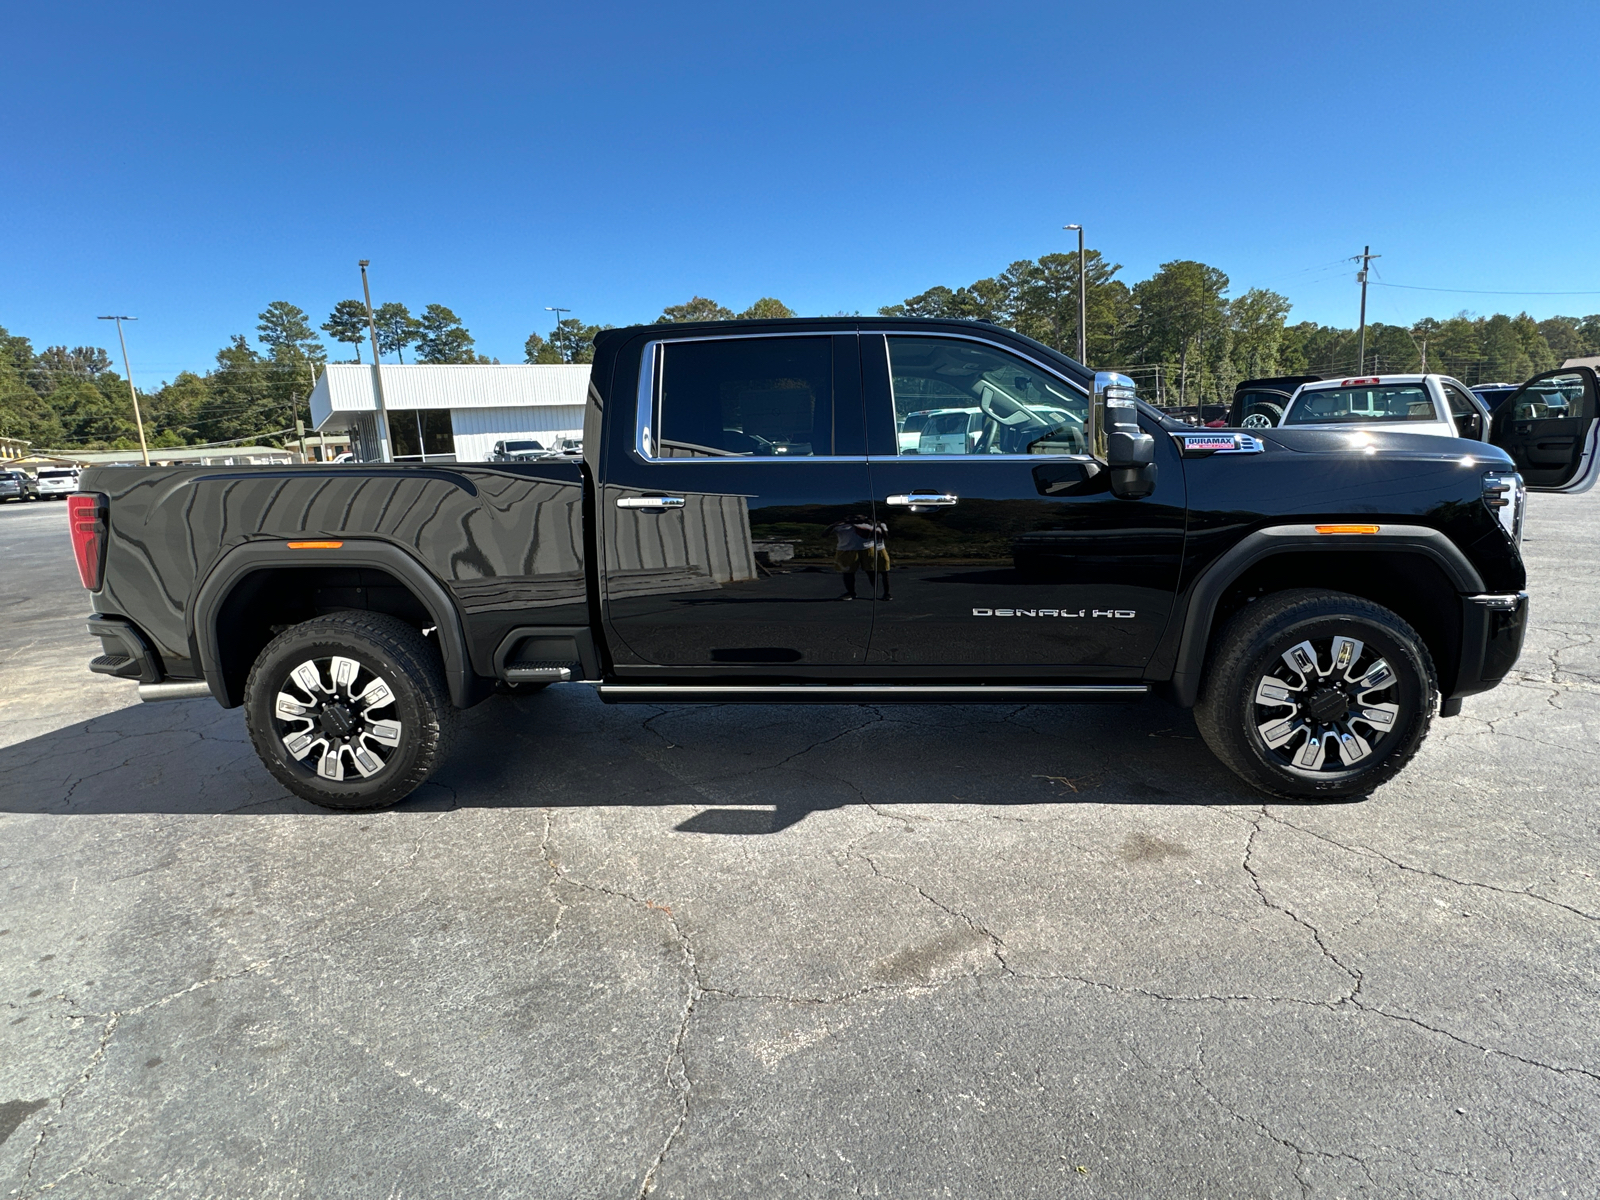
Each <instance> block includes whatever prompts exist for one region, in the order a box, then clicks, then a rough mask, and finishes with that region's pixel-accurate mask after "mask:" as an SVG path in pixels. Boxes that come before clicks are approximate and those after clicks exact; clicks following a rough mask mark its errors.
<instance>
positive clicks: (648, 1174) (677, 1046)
mask: <svg viewBox="0 0 1600 1200" xmlns="http://www.w3.org/2000/svg"><path fill="white" fill-rule="evenodd" d="M547 813H548V815H547V821H546V826H545V835H544V839H543V841H542V842H541V843H540V853H541V854H542V855H543V856H544V861H545V865H546V866H548V867H549V868H550V870H551V872H552V874H553V878H554V880H559V881H560V882H561V883H564V884H566V885H567V886H568V887H573V888H577V889H578V890H579V891H585V892H592V893H594V894H597V895H603V896H610V897H612V898H614V899H619V900H626V901H628V902H629V903H630V904H633V905H636V906H638V907H640V908H643V909H645V910H646V911H648V912H652V913H660V914H661V915H662V916H663V917H665V918H666V921H667V924H668V925H669V926H671V928H672V932H673V935H674V936H675V937H676V938H677V941H678V945H679V947H680V949H681V950H682V953H683V964H684V967H685V970H686V974H687V978H688V986H687V988H686V989H685V995H684V1004H683V1011H682V1013H681V1014H680V1016H679V1021H678V1029H677V1032H676V1033H675V1034H674V1035H673V1038H672V1044H671V1046H670V1047H669V1049H668V1051H667V1059H666V1063H665V1064H664V1066H663V1068H662V1073H663V1075H664V1077H665V1079H666V1083H667V1088H668V1090H669V1091H671V1092H676V1093H677V1095H678V1118H677V1120H676V1121H675V1122H674V1123H673V1125H672V1128H671V1129H669V1130H668V1131H667V1135H666V1137H665V1139H664V1140H663V1141H662V1143H661V1146H660V1149H658V1150H657V1151H656V1153H655V1156H654V1157H653V1158H652V1159H651V1161H650V1165H649V1166H648V1167H647V1168H646V1169H645V1172H644V1176H643V1178H642V1179H641V1180H640V1183H639V1191H638V1200H644V1197H646V1196H648V1195H649V1194H650V1193H651V1192H652V1191H654V1190H655V1186H656V1181H657V1177H658V1175H659V1173H660V1170H661V1166H662V1164H663V1163H664V1162H665V1161H666V1158H667V1155H668V1154H669V1153H671V1151H672V1147H673V1144H674V1143H675V1142H676V1141H677V1140H678V1135H679V1134H680V1133H682V1132H683V1127H684V1126H685V1125H686V1124H687V1123H688V1121H689V1100H690V1096H691V1094H692V1093H693V1090H694V1081H693V1079H692V1078H691V1077H690V1075H689V1064H688V1057H687V1054H686V1053H685V1045H686V1043H687V1042H688V1039H689V1026H690V1023H691V1022H692V1021H693V1019H694V1013H695V1008H696V1006H697V1005H698V1004H699V1001H700V997H701V995H703V994H704V993H705V992H706V990H707V989H706V986H705V981H704V980H703V979H702V977H701V974H700V963H699V960H698V959H697V958H696V956H695V952H694V943H693V942H692V940H691V939H690V937H689V933H688V931H687V930H685V929H684V928H683V926H682V925H681V924H680V923H679V921H678V918H677V916H676V915H675V914H674V913H673V911H672V909H671V907H669V906H668V905H665V904H657V903H656V902H655V901H654V900H650V899H646V898H645V897H642V896H635V895H633V894H632V893H630V892H624V891H621V890H620V889H617V888H610V887H606V886H605V885H604V884H598V883H589V882H586V881H584V880H580V879H574V878H572V877H571V876H570V875H568V874H567V873H566V871H564V870H563V869H562V867H561V864H560V863H559V862H557V861H556V857H555V854H554V852H553V851H552V849H551V846H550V840H551V836H552V834H553V826H554V814H553V812H548V810H547Z"/></svg>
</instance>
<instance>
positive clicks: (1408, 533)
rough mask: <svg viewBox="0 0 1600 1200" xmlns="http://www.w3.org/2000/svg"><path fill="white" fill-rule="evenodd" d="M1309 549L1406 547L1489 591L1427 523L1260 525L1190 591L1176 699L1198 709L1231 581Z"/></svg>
mask: <svg viewBox="0 0 1600 1200" xmlns="http://www.w3.org/2000/svg"><path fill="white" fill-rule="evenodd" d="M1305 550H1312V551H1316V552H1317V553H1331V554H1339V553H1349V552H1351V551H1354V552H1357V553H1359V552H1361V551H1367V552H1369V553H1370V552H1371V551H1374V550H1401V551H1405V552H1407V553H1411V554H1420V555H1422V556H1423V557H1425V558H1427V559H1429V560H1431V561H1432V562H1433V563H1434V565H1436V566H1437V567H1439V569H1440V570H1442V571H1443V572H1444V574H1445V578H1446V579H1448V580H1450V582H1451V584H1452V585H1453V586H1454V587H1455V589H1456V591H1457V592H1459V593H1461V594H1462V595H1474V594H1477V593H1479V592H1482V591H1483V590H1484V584H1483V577H1482V576H1481V575H1479V574H1478V569H1477V568H1476V567H1474V566H1473V565H1472V563H1471V561H1470V560H1469V559H1468V558H1467V556H1466V555H1465V554H1463V553H1462V552H1461V548H1460V547H1459V546H1457V545H1456V544H1455V543H1454V542H1452V541H1451V540H1450V539H1449V538H1447V537H1445V535H1444V534H1442V533H1440V532H1439V531H1438V530H1437V529H1430V528H1429V527H1428V526H1426V525H1387V524H1386V525H1383V526H1381V527H1380V529H1379V531H1378V532H1377V533H1318V532H1317V530H1316V526H1315V525H1274V526H1271V527H1270V528H1267V529H1258V530H1256V531H1255V532H1254V533H1251V534H1248V535H1246V536H1245V537H1244V538H1242V539H1241V540H1240V541H1239V542H1238V544H1237V545H1235V546H1233V547H1232V548H1231V549H1230V550H1228V551H1227V552H1226V553H1224V554H1222V555H1221V556H1220V557H1218V558H1217V560H1216V561H1215V562H1213V563H1212V564H1211V565H1210V566H1208V567H1207V568H1206V569H1205V570H1204V571H1203V572H1202V573H1201V575H1200V577H1199V578H1198V579H1196V580H1195V582H1194V584H1193V586H1192V587H1191V588H1190V589H1189V603H1188V607H1187V609H1186V610H1185V612H1184V615H1183V633H1182V635H1181V636H1180V639H1179V642H1178V652H1177V656H1176V663H1175V665H1174V667H1173V671H1172V699H1173V701H1174V702H1175V703H1176V704H1177V705H1178V706H1179V707H1180V708H1193V707H1194V703H1195V701H1196V700H1197V699H1199V697H1200V682H1201V678H1202V676H1203V675H1204V673H1205V665H1206V650H1207V649H1208V648H1209V647H1210V644H1211V629H1212V624H1213V622H1214V621H1215V619H1216V612H1217V602H1218V601H1220V600H1221V599H1222V594H1223V593H1224V592H1226V591H1227V590H1228V587H1229V585H1231V584H1232V583H1233V582H1234V581H1235V580H1236V579H1238V578H1239V576H1241V575H1243V574H1244V573H1245V572H1246V571H1247V570H1249V569H1250V568H1251V567H1253V566H1255V564H1256V563H1258V562H1260V561H1261V560H1262V559H1264V558H1270V557H1272V556H1273V555H1274V554H1287V553H1290V552H1295V553H1298V552H1300V551H1305Z"/></svg>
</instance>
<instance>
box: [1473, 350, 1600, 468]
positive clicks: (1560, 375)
mask: <svg viewBox="0 0 1600 1200" xmlns="http://www.w3.org/2000/svg"><path fill="white" fill-rule="evenodd" d="M1493 429H1494V432H1493V434H1492V435H1491V437H1490V439H1489V440H1490V441H1492V442H1493V443H1494V444H1495V445H1496V446H1499V447H1500V448H1501V449H1502V450H1504V451H1506V453H1508V454H1510V455H1511V459H1512V461H1513V462H1515V463H1516V464H1517V471H1518V473H1520V474H1521V476H1522V478H1523V482H1525V483H1526V484H1527V485H1528V487H1529V488H1530V489H1531V490H1533V491H1546V492H1582V491H1587V490H1588V489H1589V488H1590V487H1592V486H1593V485H1594V481H1595V475H1596V473H1597V471H1600V454H1597V453H1596V447H1595V439H1596V406H1595V373H1594V371H1592V370H1590V369H1589V368H1588V367H1565V368H1563V369H1561V370H1559V371H1546V372H1545V373H1544V374H1542V375H1535V376H1534V377H1533V378H1532V379H1530V380H1528V382H1527V383H1525V384H1523V385H1522V386H1521V387H1520V388H1518V389H1517V390H1516V391H1515V392H1512V393H1511V395H1510V396H1508V397H1507V398H1506V400H1505V403H1503V404H1502V405H1501V406H1500V407H1499V408H1498V409H1496V410H1495V414H1494V426H1493Z"/></svg>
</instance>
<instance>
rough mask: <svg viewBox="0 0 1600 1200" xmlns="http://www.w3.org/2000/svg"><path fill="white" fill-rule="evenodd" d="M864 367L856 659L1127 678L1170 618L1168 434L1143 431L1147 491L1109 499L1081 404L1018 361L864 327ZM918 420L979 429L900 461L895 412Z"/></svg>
mask: <svg viewBox="0 0 1600 1200" xmlns="http://www.w3.org/2000/svg"><path fill="white" fill-rule="evenodd" d="M861 362H862V378H863V383H864V387H865V393H866V398H867V405H868V409H867V419H868V426H869V437H870V438H871V446H870V453H871V459H872V489H873V499H874V503H875V508H876V516H875V524H876V528H875V534H876V536H875V539H874V544H873V548H872V549H871V551H870V552H869V557H868V560H867V562H868V564H869V565H870V566H871V567H872V568H873V572H874V574H875V575H876V579H874V580H873V581H872V582H873V583H874V584H875V586H876V589H877V595H878V599H877V612H876V616H875V619H874V624H873V629H872V647H871V651H870V654H869V656H868V658H869V662H870V663H871V664H872V665H874V666H875V667H877V668H879V669H880V670H892V669H893V668H896V667H907V668H916V669H917V670H918V672H919V673H920V674H923V675H927V674H931V673H933V671H932V669H933V668H939V669H941V671H942V672H948V673H949V674H950V675H951V676H961V677H968V676H971V675H975V674H979V675H981V674H982V673H984V672H985V671H987V670H989V669H991V668H1011V669H1012V670H1011V671H1010V672H1009V674H1010V675H1011V676H1012V677H1017V676H1019V675H1023V674H1026V675H1027V676H1028V677H1048V676H1061V677H1079V678H1095V677H1099V678H1125V677H1126V678H1137V677H1138V673H1139V669H1140V668H1142V667H1143V666H1144V664H1145V662H1146V661H1147V660H1148V659H1149V657H1150V655H1151V653H1152V652H1153V651H1154V648H1155V645H1156V642H1157V640H1158V639H1159V638H1160V636H1161V632H1162V630H1163V629H1164V628H1165V627H1166V623H1167V619H1168V617H1169V615H1170V613H1171V611H1172V603H1173V595H1174V592H1175V591H1176V588H1177V575H1178V567H1179V561H1180V556H1181V552H1182V548H1183V535H1184V517H1185V514H1184V482H1183V467H1182V464H1181V462H1180V461H1179V460H1178V455H1177V451H1176V449H1175V448H1174V447H1173V442H1172V439H1171V438H1170V437H1168V436H1167V435H1165V434H1164V433H1160V432H1159V431H1157V437H1156V451H1157V455H1158V463H1159V465H1158V467H1157V471H1158V476H1157V486H1156V491H1155V493H1154V494H1153V495H1150V496H1146V497H1144V498H1143V499H1137V500H1123V499H1119V498H1117V497H1116V496H1114V495H1112V493H1111V490H1110V487H1109V476H1108V474H1107V472H1106V471H1105V470H1104V469H1103V468H1102V467H1101V464H1099V463H1098V462H1096V461H1095V460H1094V459H1093V458H1092V457H1091V456H1090V454H1089V450H1090V447H1089V444H1088V440H1087V436H1086V432H1085V425H1086V417H1087V414H1088V406H1089V398H1088V396H1087V395H1085V393H1084V391H1083V389H1082V388H1081V387H1080V386H1079V385H1077V384H1074V383H1071V382H1068V381H1067V380H1066V379H1065V378H1063V377H1062V376H1060V375H1057V374H1056V373H1055V372H1054V371H1052V370H1050V369H1048V368H1047V367H1045V366H1044V365H1043V364H1041V363H1039V362H1037V361H1034V360H1032V359H1029V358H1026V357H1024V356H1023V355H1022V354H1021V352H1020V351H1015V350H1011V349H1009V348H1007V347H1004V346H1002V345H998V344H996V343H993V342H990V341H988V340H987V339H982V338H974V337H970V336H967V337H963V336H958V335H954V334H913V333H909V332H901V331H895V332H890V333H888V334H887V335H886V334H884V333H871V332H865V331H864V332H863V333H862V336H861ZM930 408H946V409H963V408H976V409H978V410H979V411H980V412H981V413H982V414H983V415H984V418H985V420H984V422H983V423H982V425H981V426H980V429H979V432H978V434H977V436H976V438H974V439H973V440H972V441H971V443H970V444H969V446H967V447H965V448H963V447H960V446H959V445H954V446H950V447H948V448H947V449H945V450H944V452H942V453H920V452H919V453H911V452H910V451H909V450H908V449H907V448H904V447H902V448H900V450H899V452H898V453H896V447H895V439H894V428H895V416H896V414H897V413H898V414H905V413H909V412H917V411H922V410H925V409H930ZM929 444H930V443H928V442H927V440H926V439H924V442H923V445H924V446H926V445H929ZM918 449H919V451H920V450H921V447H919V448H918Z"/></svg>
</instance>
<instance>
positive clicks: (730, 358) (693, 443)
mask: <svg viewBox="0 0 1600 1200" xmlns="http://www.w3.org/2000/svg"><path fill="white" fill-rule="evenodd" d="M661 350H662V353H663V359H662V366H661V400H660V404H661V409H660V428H661V436H660V443H659V449H658V453H659V455H660V456H661V457H662V458H761V457H772V456H783V457H806V456H815V455H827V454H832V453H833V430H832V424H833V339H831V338H828V337H789V338H727V339H723V340H716V341H704V342H667V343H666V344H664V345H663V346H662V347H661Z"/></svg>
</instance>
